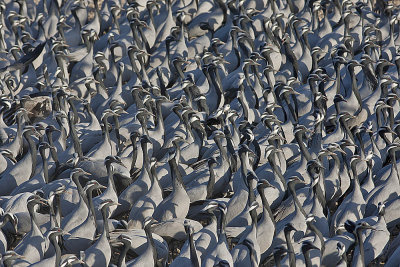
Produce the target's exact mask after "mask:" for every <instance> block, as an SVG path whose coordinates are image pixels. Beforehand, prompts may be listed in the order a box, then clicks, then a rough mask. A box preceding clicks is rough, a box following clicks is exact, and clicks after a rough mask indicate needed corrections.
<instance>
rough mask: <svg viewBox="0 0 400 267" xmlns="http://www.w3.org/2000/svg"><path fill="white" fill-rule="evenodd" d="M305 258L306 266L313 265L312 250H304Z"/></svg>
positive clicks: (310, 266)
mask: <svg viewBox="0 0 400 267" xmlns="http://www.w3.org/2000/svg"><path fill="white" fill-rule="evenodd" d="M303 255H304V260H305V262H306V267H312V263H311V259H310V251H309V250H306V251H304V252H303Z"/></svg>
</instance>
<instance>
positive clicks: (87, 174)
mask: <svg viewBox="0 0 400 267" xmlns="http://www.w3.org/2000/svg"><path fill="white" fill-rule="evenodd" d="M82 174H83V175H86V176H90V175H92V174H91V173H89V172H87V171H83V172H82Z"/></svg>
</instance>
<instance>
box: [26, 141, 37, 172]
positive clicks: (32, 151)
mask: <svg viewBox="0 0 400 267" xmlns="http://www.w3.org/2000/svg"><path fill="white" fill-rule="evenodd" d="M24 136H25V139H26V141H28V144H29V151H30V155H31V161H32V167H31V168H32V169H31V174H30V176H29V178H32V177H33V176H34V175H35V171H36V162H37V157H36V154H37V149H36V144H35V142H34V141H33V140H32V137H31V136H30V134H29V133H26V134H25V135H24Z"/></svg>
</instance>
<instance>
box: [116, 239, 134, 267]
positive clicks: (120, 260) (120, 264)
mask: <svg viewBox="0 0 400 267" xmlns="http://www.w3.org/2000/svg"><path fill="white" fill-rule="evenodd" d="M130 248H131V245H130V244H129V243H126V244H125V243H124V247H123V249H122V251H121V254H120V255H119V257H118V265H117V266H118V267H125V266H126V264H125V258H126V254H127V253H128V251H129V249H130Z"/></svg>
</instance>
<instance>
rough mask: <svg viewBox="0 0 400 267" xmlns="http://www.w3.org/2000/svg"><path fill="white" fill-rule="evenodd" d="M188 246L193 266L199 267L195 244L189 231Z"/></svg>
mask: <svg viewBox="0 0 400 267" xmlns="http://www.w3.org/2000/svg"><path fill="white" fill-rule="evenodd" d="M189 246H190V261H191V263H192V265H193V267H200V263H199V259H198V257H197V251H196V246H195V244H194V240H193V235H192V234H191V233H189Z"/></svg>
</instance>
